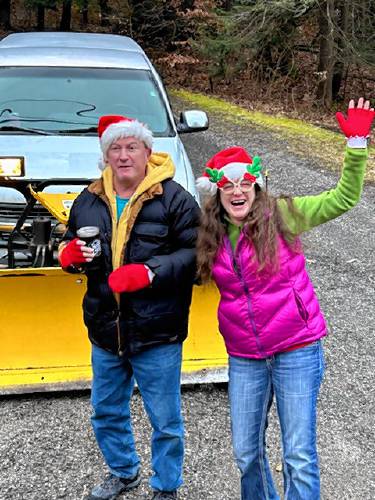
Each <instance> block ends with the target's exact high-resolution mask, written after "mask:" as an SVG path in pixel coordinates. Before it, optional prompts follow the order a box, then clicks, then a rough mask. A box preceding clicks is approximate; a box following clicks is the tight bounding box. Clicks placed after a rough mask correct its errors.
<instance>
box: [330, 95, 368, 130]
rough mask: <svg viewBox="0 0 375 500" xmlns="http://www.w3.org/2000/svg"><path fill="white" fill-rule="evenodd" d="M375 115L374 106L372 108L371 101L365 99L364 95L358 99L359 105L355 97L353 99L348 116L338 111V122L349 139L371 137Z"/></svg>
mask: <svg viewBox="0 0 375 500" xmlns="http://www.w3.org/2000/svg"><path fill="white" fill-rule="evenodd" d="M374 117H375V111H374V108H370V101H368V100H366V101H365V100H364V99H363V97H360V98H359V99H358V104H357V106H356V105H355V101H354V99H351V101H350V102H349V108H348V113H347V118H346V117H345V116H344V115H343V114H342V113H340V112H339V113H336V118H337V121H338V124H339V126H340V128H341V130H342V132H343V133H344V134H345V135H346V137H347V138H348V139H350V138H354V137H361V138H367V137H369V135H370V131H371V124H372V121H373V119H374Z"/></svg>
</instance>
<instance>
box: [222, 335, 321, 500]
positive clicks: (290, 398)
mask: <svg viewBox="0 0 375 500" xmlns="http://www.w3.org/2000/svg"><path fill="white" fill-rule="evenodd" d="M323 372H324V360H323V351H322V345H321V342H320V341H318V342H314V343H313V344H310V345H308V346H306V347H303V348H300V349H296V350H295V351H289V352H283V353H280V354H276V355H274V356H272V357H270V358H267V359H261V360H256V359H248V358H239V357H233V356H231V357H230V359H229V400H230V411H231V424H232V440H233V448H234V455H235V458H236V461H237V465H238V467H239V469H240V471H241V499H242V500H276V499H279V496H278V494H277V492H276V489H275V486H274V484H273V480H272V475H271V471H270V467H269V463H268V460H267V456H266V448H265V432H266V429H267V416H268V412H269V409H270V407H271V404H272V400H273V395H274V394H275V398H276V405H277V412H278V416H279V420H280V429H281V438H282V444H283V473H284V499H285V500H318V499H319V498H320V474H319V463H318V454H317V450H316V406H317V399H318V393H319V388H320V384H321V381H322V378H323Z"/></svg>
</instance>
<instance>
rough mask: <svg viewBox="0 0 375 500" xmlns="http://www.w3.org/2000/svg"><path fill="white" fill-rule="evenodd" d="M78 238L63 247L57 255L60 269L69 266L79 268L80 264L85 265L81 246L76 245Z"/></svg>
mask: <svg viewBox="0 0 375 500" xmlns="http://www.w3.org/2000/svg"><path fill="white" fill-rule="evenodd" d="M77 241H79V239H78V238H74V240H72V241H70V242H69V243H68V244H67V245H66V247H64V248H63V249H62V250H61V252H60V255H59V261H60V264H61V267H62V268H67V267H69V266H79V265H80V264H84V263H86V262H87V261H86V257H84V256H83V253H82V246H81V245H77Z"/></svg>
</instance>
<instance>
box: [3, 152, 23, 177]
mask: <svg viewBox="0 0 375 500" xmlns="http://www.w3.org/2000/svg"><path fill="white" fill-rule="evenodd" d="M23 175H25V159H24V157H23V156H12V157H10V156H0V177H22V176H23Z"/></svg>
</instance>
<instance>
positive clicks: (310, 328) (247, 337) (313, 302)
mask: <svg viewBox="0 0 375 500" xmlns="http://www.w3.org/2000/svg"><path fill="white" fill-rule="evenodd" d="M253 257H254V248H253V246H252V245H251V244H250V243H249V242H248V240H247V238H246V237H245V235H244V234H243V233H241V235H240V237H239V239H238V242H237V247H236V251H235V253H234V252H233V250H232V247H231V243H230V241H229V238H228V237H227V236H225V238H224V242H223V245H222V246H221V248H220V249H219V252H218V254H217V256H216V259H215V262H214V265H213V270H212V276H213V279H214V281H215V283H216V285H217V286H218V288H219V291H220V295H221V299H220V304H219V311H218V318H219V329H220V332H221V334H222V335H223V337H224V340H225V344H226V348H227V351H228V353H229V354H230V355H232V356H241V357H245V358H258V359H261V358H266V357H268V356H272V355H273V354H275V353H278V352H282V351H285V350H287V349H288V348H290V347H292V346H294V345H296V344H302V343H304V342H314V341H315V340H318V339H320V338H321V337H323V336H324V335H326V324H325V320H324V317H323V315H322V313H321V311H320V308H319V302H318V300H317V297H316V295H315V292H314V288H313V286H312V283H311V281H310V278H309V276H308V274H307V271H306V269H305V257H304V255H303V254H302V253H295V252H293V251H292V250H291V249H290V248H289V247H288V245H287V244H286V243H285V242H284V241H283V240H282V239H281V238H279V258H280V271H279V272H277V273H275V274H266V273H263V274H260V275H257V274H256V269H257V265H256V263H253V262H252V259H253Z"/></svg>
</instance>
